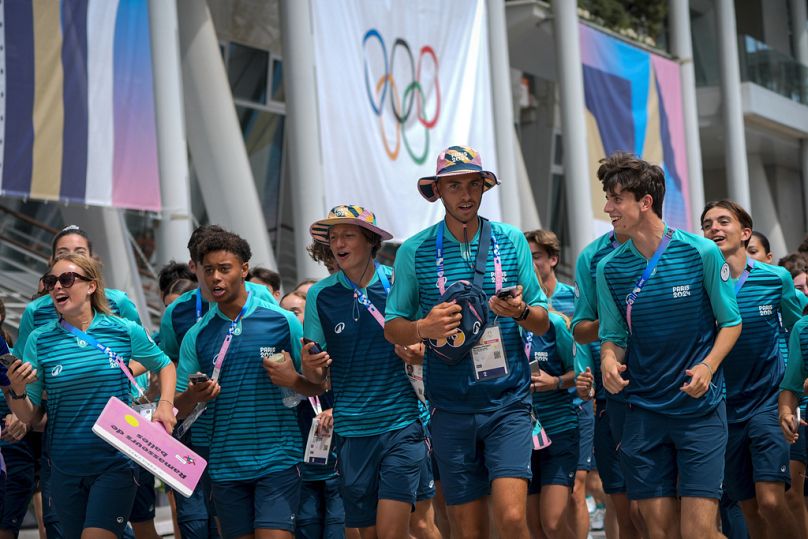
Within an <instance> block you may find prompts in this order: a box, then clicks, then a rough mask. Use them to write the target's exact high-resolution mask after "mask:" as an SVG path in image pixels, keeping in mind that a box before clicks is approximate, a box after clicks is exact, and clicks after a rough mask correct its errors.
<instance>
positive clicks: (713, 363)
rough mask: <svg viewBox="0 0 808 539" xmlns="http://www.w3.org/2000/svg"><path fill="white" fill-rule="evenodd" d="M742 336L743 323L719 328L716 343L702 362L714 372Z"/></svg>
mask: <svg viewBox="0 0 808 539" xmlns="http://www.w3.org/2000/svg"><path fill="white" fill-rule="evenodd" d="M740 336H741V324H738V325H737V326H730V327H723V328H721V329H719V330H718V335H716V336H715V343H713V348H712V350H710V353H709V354H707V357H705V358H704V360H702V363H707V364H708V365H709V366H710V369H711V371H712V372H715V371H716V370H718V367H720V366H721V363H722V362H723V361H724V358H726V357H727V355H728V354H729V353H730V352H731V351H732V347H733V346H735V343H736V342H737V341H738V337H740Z"/></svg>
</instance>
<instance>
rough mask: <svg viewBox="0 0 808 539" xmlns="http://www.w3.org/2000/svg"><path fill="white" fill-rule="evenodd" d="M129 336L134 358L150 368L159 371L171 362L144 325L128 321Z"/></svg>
mask: <svg viewBox="0 0 808 539" xmlns="http://www.w3.org/2000/svg"><path fill="white" fill-rule="evenodd" d="M127 325H128V326H129V327H128V329H129V338H130V340H131V343H132V358H131V359H134V360H135V361H137V362H138V363H140V364H141V365H143V366H144V367H146V368H147V369H148V370H150V371H152V372H158V371H160V370H161V369H162V368H163V367H165V366H166V365H168V364H169V363H171V360H170V359H168V356H167V355H166V354H165V353H163V351H162V350H160V347H159V346H157V345H156V344H155V342H154V341H153V340H152V338H151V337H150V336H149V334H148V332H147V331H146V329H145V328H144V327H143V326H140V325H137V324H135V323H134V322H131V321H130V322H128V324H127Z"/></svg>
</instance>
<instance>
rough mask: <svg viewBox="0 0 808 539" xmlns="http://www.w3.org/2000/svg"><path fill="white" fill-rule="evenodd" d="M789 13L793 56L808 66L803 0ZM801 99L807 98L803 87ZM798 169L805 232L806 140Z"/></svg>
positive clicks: (796, 1)
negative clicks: (800, 176) (800, 181)
mask: <svg viewBox="0 0 808 539" xmlns="http://www.w3.org/2000/svg"><path fill="white" fill-rule="evenodd" d="M789 8H791V9H790V11H791V38H792V40H793V43H792V45H793V49H794V55H795V56H796V57H797V61H798V62H799V63H801V64H802V65H804V66H808V13H806V7H805V0H790V1H789ZM802 91H803V92H804V93H803V98H808V95H806V94H805V92H808V87H803V89H802ZM800 167H801V169H802V196H803V208H802V211H803V217H804V219H805V222H804V225H805V230H808V138H803V139H802V140H800Z"/></svg>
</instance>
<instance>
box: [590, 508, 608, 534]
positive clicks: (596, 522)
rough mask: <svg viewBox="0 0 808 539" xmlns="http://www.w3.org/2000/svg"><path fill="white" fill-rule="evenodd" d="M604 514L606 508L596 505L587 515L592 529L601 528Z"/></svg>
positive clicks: (598, 529) (597, 529)
mask: <svg viewBox="0 0 808 539" xmlns="http://www.w3.org/2000/svg"><path fill="white" fill-rule="evenodd" d="M605 515H606V508H605V507H600V506H598V507H597V508H596V509H595V510H594V511H593V512H592V515H590V517H589V523H590V526H591V528H592V529H593V530H596V531H600V530H602V529H603V517H604V516H605Z"/></svg>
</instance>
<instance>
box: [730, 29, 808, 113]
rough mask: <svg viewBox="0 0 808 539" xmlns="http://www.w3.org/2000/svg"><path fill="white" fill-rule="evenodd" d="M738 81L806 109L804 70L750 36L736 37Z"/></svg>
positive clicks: (807, 92)
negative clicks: (758, 87)
mask: <svg viewBox="0 0 808 539" xmlns="http://www.w3.org/2000/svg"><path fill="white" fill-rule="evenodd" d="M738 60H739V62H740V68H741V80H743V81H748V82H754V83H755V84H757V85H758V86H763V87H764V88H767V89H769V90H771V91H772V92H775V93H778V94H780V95H782V96H784V97H787V98H788V99H791V100H792V101H796V102H798V103H802V104H803V105H808V67H806V66H804V65H802V64H801V63H799V62H798V61H797V60H795V59H794V58H792V57H791V56H788V55H787V54H783V53H782V52H779V51H776V50H774V49H772V48H770V47H769V46H768V45H767V44H766V43H763V42H762V41H758V40H757V39H755V38H753V37H752V36H747V35H739V36H738Z"/></svg>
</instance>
